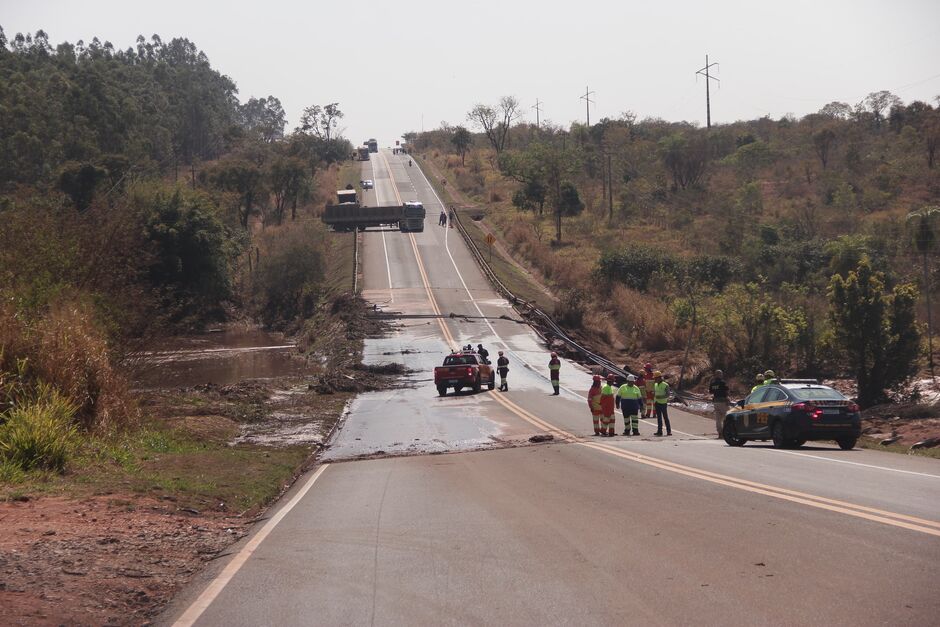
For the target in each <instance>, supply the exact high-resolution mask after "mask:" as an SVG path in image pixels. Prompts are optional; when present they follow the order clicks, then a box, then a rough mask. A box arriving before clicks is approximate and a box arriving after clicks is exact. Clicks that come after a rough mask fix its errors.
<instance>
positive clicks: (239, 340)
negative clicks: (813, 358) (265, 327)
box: [130, 329, 308, 389]
mask: <svg viewBox="0 0 940 627" xmlns="http://www.w3.org/2000/svg"><path fill="white" fill-rule="evenodd" d="M130 366H131V372H132V379H133V382H134V386H135V387H136V388H138V389H158V388H177V387H190V386H193V385H202V384H206V383H214V384H216V385H232V384H234V383H238V382H239V381H244V380H245V379H273V378H276V377H283V376H291V375H298V374H303V373H305V372H306V371H307V370H308V366H307V364H306V362H305V360H304V359H303V358H302V357H300V356H299V355H298V354H297V351H296V348H295V346H294V344H292V343H291V342H289V341H288V340H286V339H285V338H284V336H283V335H282V334H280V333H269V332H266V331H261V330H258V329H239V330H228V331H222V332H218V333H201V334H194V335H184V336H176V337H171V338H167V339H166V340H163V341H162V342H161V344H160V345H159V347H156V348H153V349H151V350H147V351H142V352H140V353H137V354H135V355H134V356H133V358H132V360H131V364H130Z"/></svg>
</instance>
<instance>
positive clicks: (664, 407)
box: [653, 370, 672, 435]
mask: <svg viewBox="0 0 940 627" xmlns="http://www.w3.org/2000/svg"><path fill="white" fill-rule="evenodd" d="M653 379H654V383H653V406H654V409H655V410H656V433H654V434H653V435H662V434H663V423H664V422H665V423H666V435H672V425H670V424H669V412H668V409H669V405H668V403H669V384H668V383H666V382H665V381H664V380H663V373H662V372H660V371H659V370H657V371H656V372H654V373H653Z"/></svg>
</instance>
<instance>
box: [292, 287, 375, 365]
mask: <svg viewBox="0 0 940 627" xmlns="http://www.w3.org/2000/svg"><path fill="white" fill-rule="evenodd" d="M387 328H388V326H387V323H386V322H384V321H383V320H381V319H380V318H379V317H377V316H376V315H375V312H374V311H373V310H372V308H371V307H369V305H368V304H366V302H365V301H364V300H363V299H362V298H361V297H360V296H353V295H351V294H344V295H342V296H339V297H337V298H336V299H334V300H333V301H331V302H330V303H328V304H324V305H323V306H321V307H320V309H319V310H318V311H317V313H316V314H314V316H313V317H312V318H310V319H309V320H307V321H306V322H305V323H304V328H303V330H302V331H301V332H300V334H299V337H298V338H297V347H298V349H299V350H300V351H301V352H302V353H305V354H306V355H307V359H308V361H310V362H312V363H315V364H320V365H322V366H324V367H326V368H328V369H333V370H335V369H339V368H350V367H353V366H354V365H355V364H357V363H359V360H360V358H361V354H360V351H361V347H362V340H363V339H365V338H368V337H378V336H380V335H382V334H383V333H384V332H385V331H386V330H387Z"/></svg>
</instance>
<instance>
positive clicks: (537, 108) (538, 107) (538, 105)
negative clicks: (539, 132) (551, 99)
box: [532, 98, 545, 128]
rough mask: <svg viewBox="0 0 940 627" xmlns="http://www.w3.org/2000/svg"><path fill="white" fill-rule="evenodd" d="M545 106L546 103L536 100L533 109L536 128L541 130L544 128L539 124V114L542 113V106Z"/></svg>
mask: <svg viewBox="0 0 940 627" xmlns="http://www.w3.org/2000/svg"><path fill="white" fill-rule="evenodd" d="M543 104H545V103H544V102H539V99H538V98H536V99H535V105H534V106H533V107H532V108H533V109H535V128H541V127H542V125H541V124H540V123H539V113H541V112H542V105H543Z"/></svg>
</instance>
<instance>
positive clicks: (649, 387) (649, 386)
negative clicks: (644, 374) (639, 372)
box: [643, 377, 656, 401]
mask: <svg viewBox="0 0 940 627" xmlns="http://www.w3.org/2000/svg"><path fill="white" fill-rule="evenodd" d="M655 385H656V381H655V380H653V378H652V377H650V378H648V379H646V381H645V383H644V384H643V387H645V388H646V399H647V400H648V401H651V400H653V387H654V386H655Z"/></svg>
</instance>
